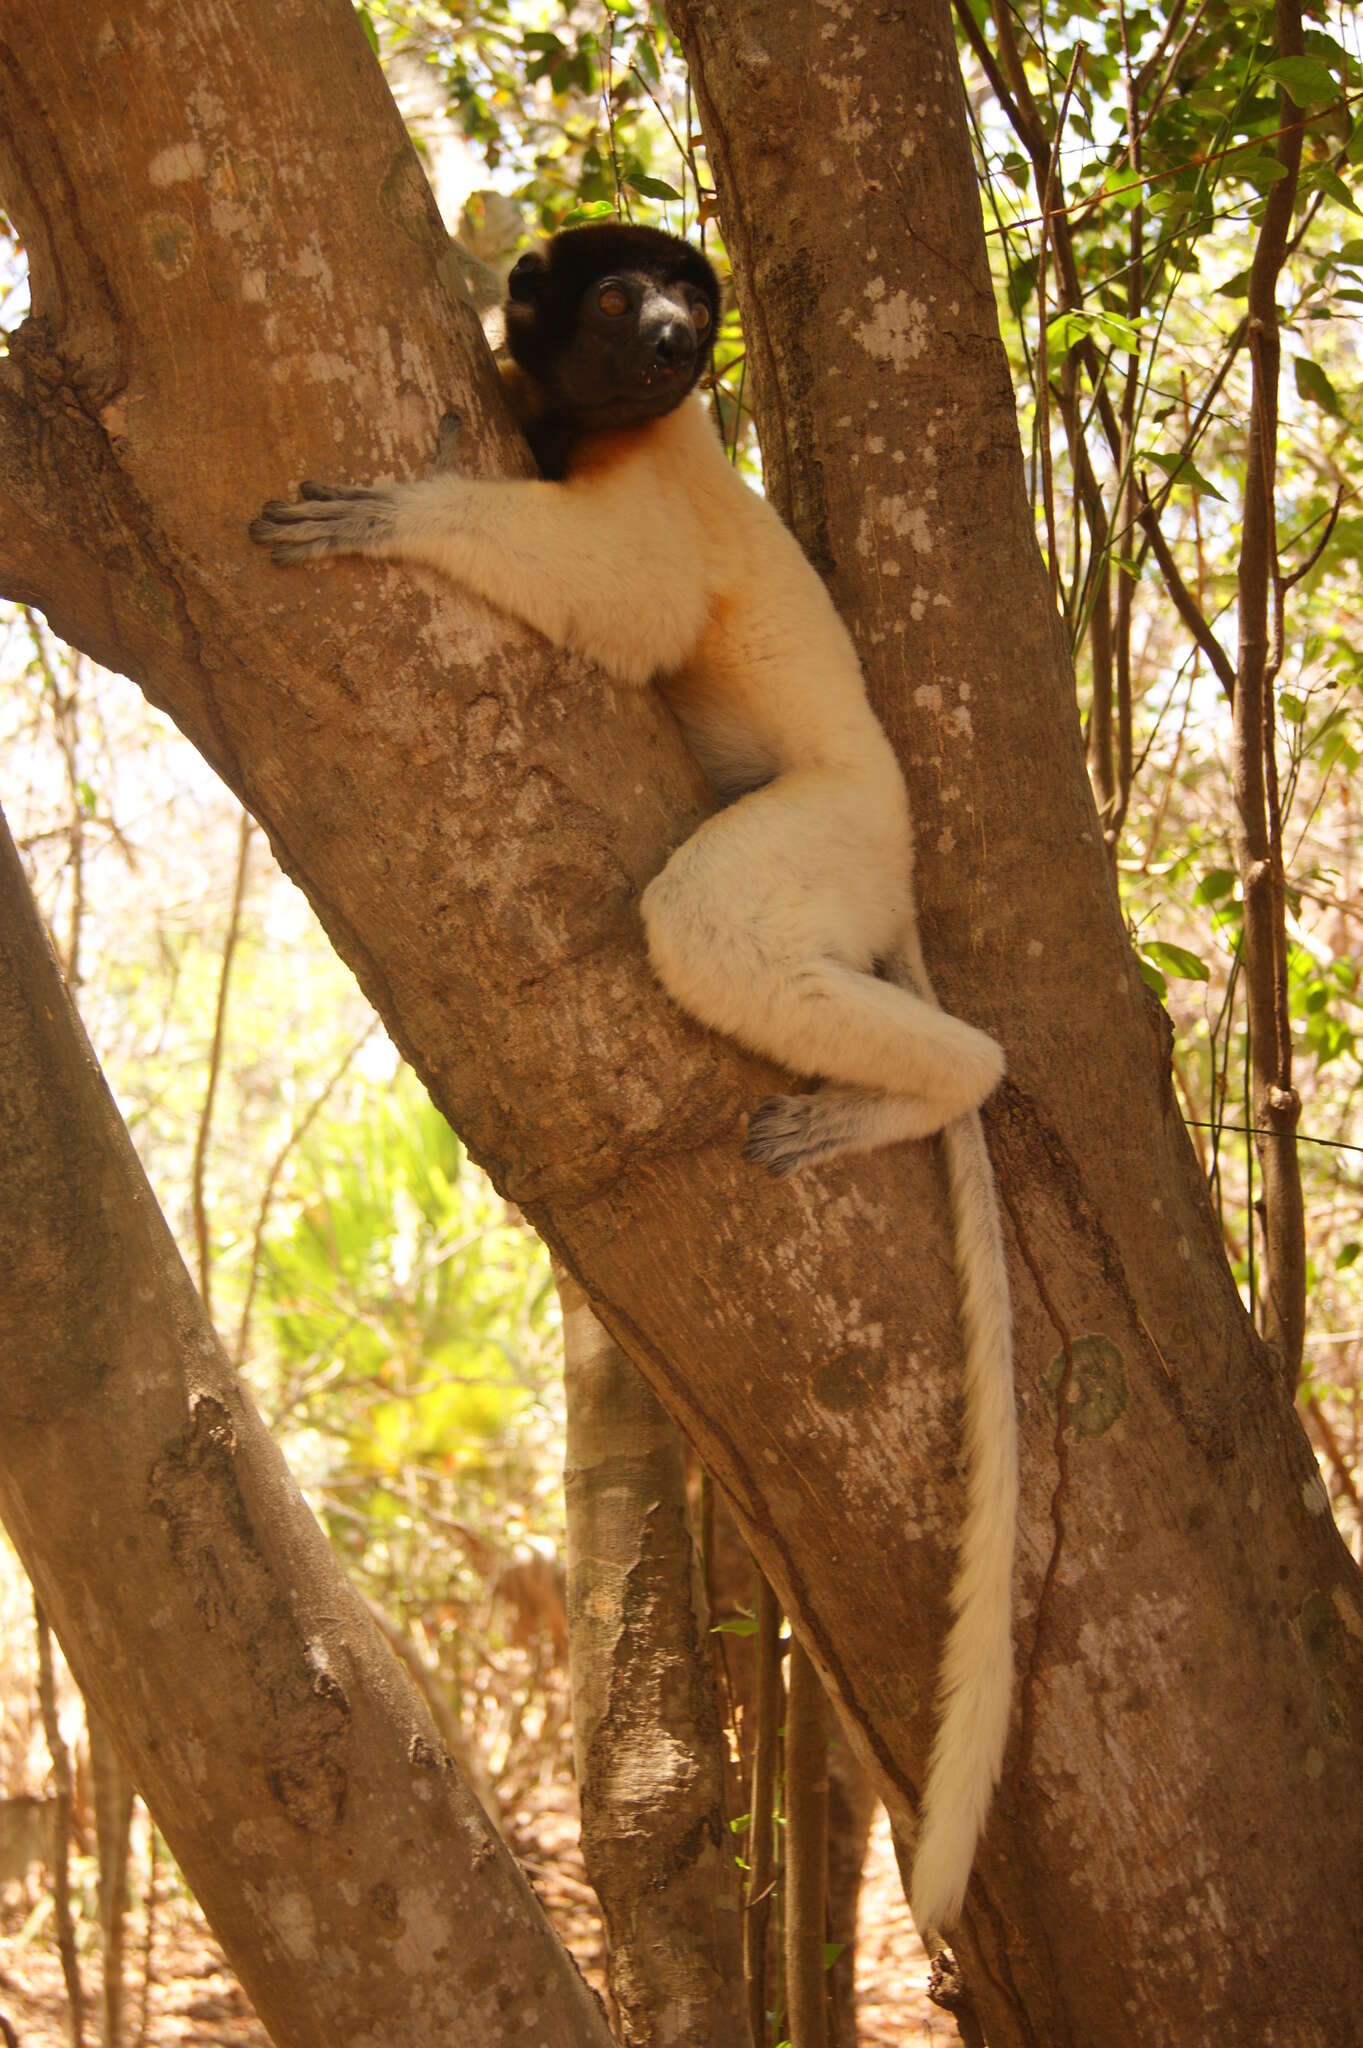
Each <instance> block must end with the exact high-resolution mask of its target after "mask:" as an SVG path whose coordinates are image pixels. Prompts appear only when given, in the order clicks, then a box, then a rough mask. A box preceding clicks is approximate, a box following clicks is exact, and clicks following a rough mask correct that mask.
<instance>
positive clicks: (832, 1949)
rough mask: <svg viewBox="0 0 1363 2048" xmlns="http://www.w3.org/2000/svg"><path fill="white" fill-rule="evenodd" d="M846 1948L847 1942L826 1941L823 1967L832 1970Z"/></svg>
mask: <svg viewBox="0 0 1363 2048" xmlns="http://www.w3.org/2000/svg"><path fill="white" fill-rule="evenodd" d="M846 1946H847V1943H846V1942H845V1941H826V1942H825V1943H824V1945H823V1966H824V1968H825V1969H826V1970H831V1969H832V1967H833V1965H834V1963H836V1961H837V1960H838V1957H839V1956H840V1955H841V1954H842V1952H843V1950H844V1949H845V1948H846Z"/></svg>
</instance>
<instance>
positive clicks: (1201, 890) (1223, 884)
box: [1193, 868, 1235, 903]
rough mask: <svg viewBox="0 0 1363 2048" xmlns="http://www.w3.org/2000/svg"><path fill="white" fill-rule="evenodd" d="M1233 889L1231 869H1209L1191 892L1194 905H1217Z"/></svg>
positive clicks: (1232, 871)
mask: <svg viewBox="0 0 1363 2048" xmlns="http://www.w3.org/2000/svg"><path fill="white" fill-rule="evenodd" d="M1234 887H1235V873H1234V870H1233V869H1232V868H1209V869H1208V871H1207V873H1206V874H1205V875H1204V876H1203V877H1202V880H1201V881H1200V882H1199V883H1198V885H1197V887H1196V888H1195V889H1194V891H1193V901H1194V903H1219V902H1220V901H1221V899H1222V897H1224V896H1229V895H1230V893H1231V891H1232V890H1233V889H1234Z"/></svg>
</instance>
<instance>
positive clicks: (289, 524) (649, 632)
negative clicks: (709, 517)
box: [251, 462, 708, 684]
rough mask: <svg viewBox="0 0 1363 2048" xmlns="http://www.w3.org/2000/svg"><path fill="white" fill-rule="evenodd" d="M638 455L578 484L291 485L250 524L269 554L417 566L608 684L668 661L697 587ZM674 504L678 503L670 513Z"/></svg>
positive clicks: (692, 633)
mask: <svg viewBox="0 0 1363 2048" xmlns="http://www.w3.org/2000/svg"><path fill="white" fill-rule="evenodd" d="M638 466H639V465H638V463H637V462H636V463H635V464H633V465H630V464H622V465H621V466H620V470H619V472H618V473H617V474H616V475H614V476H606V477H604V478H595V477H594V478H592V479H591V480H590V482H589V483H587V484H585V485H576V484H572V483H567V484H546V483H537V482H524V483H523V482H509V483H501V482H495V481H480V480H478V479H476V478H472V477H461V476H453V475H449V474H442V475H440V476H433V477H427V478H424V479H422V480H421V481H420V482H417V483H403V484H376V485H373V486H371V487H369V488H368V489H363V490H356V489H350V488H344V489H342V488H336V487H334V486H332V485H328V484H316V483H305V484H304V485H303V486H302V497H303V502H302V503H300V504H285V503H283V502H275V503H272V504H269V505H266V506H265V508H264V510H263V511H262V513H261V516H260V517H259V519H257V520H256V521H255V523H254V525H253V526H252V528H251V534H252V538H253V539H255V540H258V541H260V542H261V543H262V544H263V545H265V546H268V547H269V548H270V550H271V552H272V553H273V555H274V559H275V560H276V561H277V562H282V563H289V562H306V561H314V560H317V559H319V558H321V557H323V556H326V555H372V556H377V557H379V558H381V559H389V560H402V561H408V562H420V563H423V564H424V565H425V566H426V567H427V568H431V569H437V570H439V571H440V572H441V574H442V575H445V576H450V577H452V578H453V579H454V581H455V582H457V583H461V584H463V586H464V588H465V589H466V590H472V591H474V592H475V593H476V594H477V595H478V596H480V597H482V598H485V599H486V601H487V602H488V603H489V604H491V605H495V606H496V607H497V609H498V610H499V611H504V612H510V613H511V614H512V616H513V617H515V618H518V619H523V620H524V621H525V623H526V624H527V625H528V626H533V627H535V628H536V630H537V631H538V632H541V633H543V634H545V635H546V637H547V638H548V639H550V640H552V641H553V642H554V644H555V645H556V646H558V647H571V648H573V649H575V650H576V652H578V653H579V654H585V655H587V656H589V657H590V658H591V659H592V660H594V661H598V662H600V664H601V666H602V667H603V668H604V669H606V670H607V672H608V673H609V674H611V675H613V676H615V677H616V678H617V679H618V680H620V681H622V682H632V683H641V684H642V683H646V682H648V680H649V678H650V677H651V676H653V675H655V674H657V673H658V672H659V671H660V670H664V669H669V668H676V667H677V666H679V665H680V663H681V662H682V661H683V660H684V659H685V657H686V656H687V654H689V653H690V651H691V649H692V648H693V647H694V645H695V643H696V641H697V639H698V638H699V635H700V632H701V629H702V627H703V625H704V623H705V616H706V610H707V606H708V594H707V591H706V587H705V576H704V565H703V563H702V561H701V560H700V559H699V550H698V548H697V546H696V543H695V536H694V529H693V524H692V522H691V520H690V519H689V518H688V517H685V516H671V515H672V512H673V508H672V506H671V504H670V501H669V494H668V493H666V492H665V491H657V490H655V491H652V492H650V490H649V487H648V484H649V480H648V478H647V477H640V476H638V475H637V474H633V473H632V472H633V471H637V468H638ZM681 509H683V510H684V508H681Z"/></svg>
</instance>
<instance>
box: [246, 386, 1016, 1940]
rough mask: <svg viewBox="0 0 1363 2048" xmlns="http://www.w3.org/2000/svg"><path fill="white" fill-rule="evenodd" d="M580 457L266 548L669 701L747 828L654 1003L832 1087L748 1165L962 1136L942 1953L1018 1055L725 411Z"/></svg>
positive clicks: (1001, 1639)
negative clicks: (535, 637)
mask: <svg viewBox="0 0 1363 2048" xmlns="http://www.w3.org/2000/svg"><path fill="white" fill-rule="evenodd" d="M581 455H582V459H581V461H580V463H579V465H578V466H577V467H575V468H574V469H572V470H571V471H570V474H569V476H568V479H567V480H566V481H565V482H563V483H539V482H533V483H521V482H515V483H493V482H479V481H473V480H470V479H466V478H461V477H457V476H452V475H449V474H442V475H439V476H435V477H432V478H430V479H428V480H427V481H424V482H420V483H413V484H402V485H395V486H390V487H386V488H385V487H382V486H380V487H376V488H375V489H374V490H373V491H369V492H356V493H336V494H334V495H330V494H322V493H318V494H317V495H316V496H313V497H311V498H310V499H309V502H306V503H304V504H301V505H297V506H272V507H268V508H267V512H266V517H265V519H264V520H262V521H261V522H258V528H259V529H260V530H258V532H257V537H258V538H260V539H262V540H264V541H267V542H272V543H273V544H274V545H275V551H276V554H277V556H278V557H279V559H281V560H290V559H301V558H306V557H308V556H312V555H319V554H327V553H342V552H359V553H365V554H373V555H381V556H398V557H402V558H404V559H406V560H409V561H416V562H423V563H426V564H428V565H429V566H430V567H432V568H434V569H438V570H441V571H443V572H444V573H445V574H446V575H448V576H451V577H453V578H454V579H455V580H456V581H457V582H459V583H461V584H463V585H464V586H465V587H466V588H468V589H470V590H472V591H474V592H476V593H477V594H478V595H479V596H481V597H483V598H485V599H487V601H488V602H489V603H491V604H493V605H496V606H497V607H498V608H499V609H501V610H502V611H506V612H510V613H512V614H514V615H515V616H516V617H517V618H520V619H523V620H525V621H527V622H528V623H529V624H530V625H531V626H534V627H537V628H538V629H539V631H540V632H542V633H544V634H546V635H547V636H548V638H549V639H551V640H552V641H554V643H555V644H556V645H558V646H561V647H570V648H575V649H577V650H578V651H580V652H581V653H583V654H585V655H589V656H590V657H592V659H594V660H595V661H597V662H599V663H600V664H601V665H602V667H604V668H605V669H606V670H607V671H608V672H609V674H611V675H612V676H613V677H615V678H616V679H617V681H619V682H622V683H628V684H638V685H640V686H642V685H644V684H647V683H655V684H656V685H657V687H658V688H659V689H660V691H661V692H662V694H663V696H664V697H665V699H666V700H667V702H668V703H669V704H670V705H671V707H672V710H673V711H674V712H675V714H676V716H677V718H678V720H679V721H680V724H681V727H682V730H683V732H684V733H685V735H686V738H687V740H688V743H689V744H690V746H691V747H692V749H693V751H694V752H695V754H696V756H697V758H698V759H699V761H700V763H701V765H702V767H703V768H704V769H705V770H706V772H707V774H708V775H709V777H710V779H711V781H712V783H713V784H714V787H715V789H716V792H717V793H718V795H719V796H720V798H721V799H722V800H724V801H725V802H726V803H727V807H726V808H722V809H720V810H719V811H717V812H716V813H715V814H714V815H713V816H712V817H710V818H707V819H706V821H705V822H704V824H702V825H701V827H700V828H699V830H698V831H697V832H695V833H694V834H693V835H692V837H691V838H690V839H688V840H687V841H686V842H685V844H684V845H682V846H680V847H679V848H678V849H677V851H676V852H675V853H674V854H673V855H672V858H671V859H670V860H669V861H668V863H667V865H666V866H665V867H664V868H663V870H662V872H661V874H659V875H658V876H657V877H656V878H655V879H654V880H653V881H652V882H650V884H649V885H648V887H647V889H645V891H644V894H643V897H642V901H641V910H642V915H643V922H644V929H645V932H646V935H647V939H648V950H649V956H650V958H651V960H652V962H653V966H654V968H655V970H656V972H657V974H658V978H659V979H660V981H661V982H662V983H663V985H664V987H665V988H666V989H667V990H668V992H669V993H670V994H671V995H672V996H673V997H674V998H675V1000H676V1001H677V1002H678V1003H679V1004H680V1005H681V1006H682V1008H683V1009H685V1010H687V1011H688V1012H689V1013H690V1014H691V1015H692V1016H693V1017H696V1018H698V1019H699V1020H700V1021H701V1022H702V1023H703V1024H706V1025H708V1026H709V1027H710V1028H711V1029H713V1030H716V1031H721V1032H724V1033H727V1034H728V1035H729V1036H731V1037H733V1038H736V1039H738V1040H740V1041H741V1042H742V1043H743V1044H744V1045H747V1046H750V1047H751V1048H752V1049H753V1050H754V1051H756V1052H759V1053H763V1054H765V1055H766V1056H767V1057H768V1058H771V1059H774V1060H777V1061H779V1062H780V1063H781V1064H782V1065H783V1066H786V1067H788V1068H791V1069H793V1070H794V1071H795V1072H796V1073H799V1074H806V1075H817V1076H820V1077H822V1078H823V1079H825V1080H827V1081H830V1082H832V1083H834V1084H837V1085H835V1086H833V1087H831V1088H828V1089H825V1090H823V1091H821V1092H820V1093H817V1094H814V1095H803V1096H784V1097H777V1098H775V1099H774V1100H773V1101H771V1102H768V1103H765V1104H763V1105H762V1106H761V1108H760V1109H759V1110H757V1111H756V1112H755V1114H754V1116H753V1118H752V1122H751V1126H750V1132H749V1139H748V1144H747V1147H746V1151H747V1154H748V1156H749V1157H750V1158H754V1159H756V1160H757V1161H759V1162H760V1163H762V1164H765V1165H767V1166H769V1167H770V1168H771V1169H772V1170H773V1171H775V1172H787V1171H790V1170H792V1169H794V1168H796V1167H798V1166H800V1165H803V1164H806V1163H808V1162H809V1161H810V1160H813V1159H817V1158H829V1157H832V1156H834V1155H836V1154H837V1153H840V1152H848V1151H866V1150H870V1149H872V1148H874V1147H877V1146H880V1145H885V1144H890V1143H893V1142H895V1141H897V1140H899V1139H903V1138H923V1137H928V1136H930V1135H931V1134H932V1133H934V1132H937V1131H941V1132H942V1133H943V1134H944V1143H945V1148H946V1158H947V1167H948V1176H949V1181H950V1191H951V1212H952V1218H953V1224H954V1230H955V1242H956V1255H957V1264H958V1268H959V1277H960V1286H961V1321H962V1328H963V1333H964V1340H965V1346H964V1348H965V1383H966V1439H967V1445H968V1451H969V1467H970V1478H969V1487H968V1494H969V1499H968V1507H967V1512H966V1519H965V1524H964V1529H963V1532H962V1536H961V1541H960V1556H959V1564H958V1568H957V1574H956V1579H955V1583H954V1585H953V1588H952V1594H951V1601H952V1607H953V1609H954V1612H955V1619H954V1621H953V1623H952V1626H951V1630H950V1633H949V1635H948V1639H947V1646H946V1650H945V1654H944V1658H943V1666H942V1677H941V1701H940V1723H939V1727H938V1731H937V1737H936V1741H935V1743H934V1746H933V1751H932V1758H931V1763H930V1766H929V1772H928V1779H927V1785H926V1790H925V1793H924V1798H923V1810H922V1816H921V1827H920V1834H919V1845H918V1852H917V1857H916V1860H915V1864H914V1873H913V1884H912V1893H913V1897H912V1904H913V1911H914V1916H915V1919H916V1920H917V1921H918V1924H919V1927H920V1929H921V1930H923V1931H924V1932H925V1933H926V1931H927V1930H928V1929H930V1928H941V1927H944V1926H946V1925H949V1924H950V1922H952V1921H953V1920H954V1919H955V1918H956V1917H957V1915H958V1913H959V1911H960V1907H961V1902H962V1899H963V1896H964V1892H965V1886H966V1880H967V1878H968V1876H969V1873H970V1866H971V1862H972V1860H973V1857H974V1852H975V1843H976V1839H977V1837H978V1834H979V1831H980V1829H981V1827H982V1825H983V1822H984V1818H985V1814H986V1812H987V1809H988V1805H989V1800H990V1795H991V1793H992V1791H993V1788H994V1786H995V1784H996V1783H997V1780H998V1776H999V1771H1000V1768H1001V1764H1002V1757H1003V1746H1004V1740H1005V1736H1006V1733H1007V1723H1008V1703H1009V1696H1010V1692H1011V1684H1012V1647H1011V1629H1010V1613H1011V1607H1010V1586H1011V1572H1012V1556H1013V1541H1014V1521H1015V1512H1016V1497H1017V1476H1016V1427H1015V1418H1014V1410H1013V1379H1012V1356H1011V1332H1010V1321H1009V1307H1008V1287H1007V1277H1006V1270H1005V1267H1004V1260H1003V1248H1002V1242H1001V1236H1000V1230H999V1220H998V1212H997V1206H996V1197H995V1192H994V1184H993V1177H992V1173H991V1170H990V1165H989V1158H988V1154H987V1152H986V1150H985V1145H984V1139H983V1134H982V1132H981V1129H980V1123H979V1118H978V1116H977V1114H976V1111H977V1109H978V1106H979V1104H980V1103H981V1102H982V1101H983V1100H984V1098H985V1096H986V1095H988V1094H989V1092H990V1090H991V1089H992V1088H993V1087H994V1086H995V1084H996V1083H997V1081H998V1080H999V1078H1000V1076H1001V1075H1002V1072H1003V1055H1002V1053H1001V1052H1000V1050H999V1048H998V1046H997V1045H996V1044H995V1043H994V1041H993V1040H992V1039H991V1038H988V1037H987V1036H986V1035H985V1034H984V1033H983V1032H981V1031H977V1030H976V1029H975V1028H974V1027H973V1026H971V1025H969V1024H965V1023H963V1022H961V1020H960V1019H958V1018H955V1017H950V1016H947V1015H946V1014H945V1013H944V1012H943V1011H942V1010H941V1009H940V1008H939V1007H938V1006H937V1003H936V999H935V997H934V996H933V993H932V990H931V987H930V985H929V983H928V980H927V975H926V971H925V969H924V967H923V964H922V958H921V953H920V949H919V944H918V935H917V925H916V916H915V909H914V898H913V887H912V862H913V845H912V834H911V828H910V821H909V807H908V798H907V795H906V792H905V788H904V782H903V778H902V776H901V774H900V771H899V766H898V763H897V761H896V760H895V757H894V753H893V751H892V750H891V747H890V744H889V741H888V740H887V738H886V736H885V734H884V732H883V730H882V729H881V727H880V725H879V723H878V722H877V720H876V718H875V715H874V714H873V712H872V710H871V708H870V705H869V703H868V701H867V697H866V689H865V684H864V682H863V679H862V674H861V669H860V665H859V663H858V661H857V657H856V652H855V649H854V648H853V645H852V642H851V639H850V636H849V635H848V633H847V630H846V628H845V627H844V626H843V624H842V621H841V620H840V619H839V617H838V615H837V613H836V611H835V610H834V607H833V604H832V602H831V600H830V599H829V597H828V594H827V592H826V591H825V589H824V586H823V584H822V582H821V581H820V579H819V577H818V576H817V575H816V574H815V572H814V571H813V569H812V568H811V567H810V565H809V563H808V562H807V561H806V560H805V557H804V556H803V554H802V553H801V551H800V549H799V547H798V545H797V544H796V542H795V540H794V539H793V538H792V536H791V535H790V534H789V533H788V532H787V530H786V528H785V527H784V526H783V525H782V524H781V521H780V520H779V519H778V518H777V517H776V515H775V513H774V512H773V511H772V510H771V508H770V507H769V506H768V505H767V504H766V503H765V502H764V501H763V500H762V499H761V498H759V497H757V496H756V495H755V493H753V492H752V491H750V490H749V489H748V488H747V487H746V485H745V484H744V483H743V482H742V480H741V479H740V478H739V477H738V476H737V475H736V474H735V472H734V471H733V469H732V468H731V466H730V464H729V463H728V461H727V460H726V458H725V455H724V452H723V449H722V447H721V445H720V443H719V440H718V438H717V436H716V434H715V431H714V428H713V426H712V425H711V422H710V420H709V418H708V417H707V414H706V410H705V408H704V405H703V403H702V401H701V400H700V399H699V398H698V397H692V398H689V399H687V400H686V401H685V402H684V403H683V404H682V405H681V406H679V407H678V408H677V409H676V410H675V411H674V412H672V413H669V414H667V415H666V416H665V417H663V418H661V419H658V420H654V421H652V422H650V423H649V424H648V425H646V426H644V427H639V428H634V429H631V430H628V431H626V432H621V433H618V434H612V435H606V436H600V437H598V438H597V439H595V440H593V441H591V442H589V443H587V444H585V446H584V448H583V450H582V451H581ZM305 488H310V487H305ZM735 798H736V799H737V801H729V800H730V799H735ZM878 967H880V968H882V969H883V970H884V973H885V975H887V976H888V978H882V974H881V973H878V972H877V971H876V970H877V968H878Z"/></svg>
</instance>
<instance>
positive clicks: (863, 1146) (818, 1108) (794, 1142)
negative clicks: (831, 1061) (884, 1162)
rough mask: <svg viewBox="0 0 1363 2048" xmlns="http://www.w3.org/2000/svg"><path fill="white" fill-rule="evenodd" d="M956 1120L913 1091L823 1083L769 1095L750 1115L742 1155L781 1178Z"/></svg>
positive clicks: (920, 1134)
mask: <svg viewBox="0 0 1363 2048" xmlns="http://www.w3.org/2000/svg"><path fill="white" fill-rule="evenodd" d="M951 1121H952V1119H951V1118H950V1117H948V1116H947V1115H945V1114H944V1112H943V1111H942V1110H941V1109H940V1108H939V1107H938V1106H937V1105H936V1104H935V1103H930V1102H925V1101H923V1100H922V1099H921V1098H920V1097H918V1096H915V1095H873V1094H871V1093H870V1091H869V1090H855V1091H854V1090H849V1089H843V1088H821V1089H820V1090H819V1092H818V1094H817V1095H769V1096H768V1097H767V1099H766V1101H765V1102H759V1103H758V1105H757V1108H756V1109H755V1110H754V1111H753V1113H752V1115H751V1116H750V1117H749V1119H748V1136H747V1139H746V1141H745V1143H744V1146H743V1157H744V1158H745V1159H747V1160H750V1161H751V1163H752V1164H753V1165H754V1166H765V1167H766V1169H767V1171H768V1173H771V1174H775V1175H776V1177H777V1178H778V1179H780V1178H781V1177H783V1176H784V1175H785V1174H788V1173H794V1172H795V1171H796V1169H797V1168H798V1167H801V1166H810V1165H812V1164H813V1163H814V1162H815V1161H816V1160H819V1159H836V1158H837V1157H838V1156H839V1154H840V1153H843V1152H875V1151H878V1150H879V1148H880V1147H881V1146H882V1145H897V1144H899V1143H901V1141H902V1140H904V1139H906V1138H931V1137H935V1136H936V1134H937V1132H938V1131H941V1130H945V1128H946V1126H947V1124H948V1123H949V1122H951Z"/></svg>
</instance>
